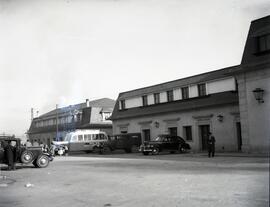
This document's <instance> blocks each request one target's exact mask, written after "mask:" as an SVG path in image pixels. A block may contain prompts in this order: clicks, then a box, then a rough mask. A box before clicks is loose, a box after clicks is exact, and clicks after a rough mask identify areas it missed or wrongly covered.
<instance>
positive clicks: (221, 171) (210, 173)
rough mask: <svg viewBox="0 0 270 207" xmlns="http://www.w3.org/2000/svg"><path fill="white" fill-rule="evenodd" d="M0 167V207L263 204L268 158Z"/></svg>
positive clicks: (176, 157) (86, 158) (117, 158)
mask: <svg viewBox="0 0 270 207" xmlns="http://www.w3.org/2000/svg"><path fill="white" fill-rule="evenodd" d="M1 169H2V171H1V172H0V173H1V174H0V206H1V207H7V206H11V207H21V206H23V207H34V206H35V207H36V206H38V207H43V206H44V207H45V206H46V207H48V206H54V207H58V206H72V207H73V206H74V207H86V206H87V207H88V206H93V207H103V206H122V207H129V206H134V207H135V206H136V207H137V206H138V207H144V206H146V207H148V206H149V207H152V206H166V207H173V206H177V207H178V206H185V207H187V206H188V207H192V206H194V207H195V206H196V207H198V206H200V207H204V206H207V207H211V206H214V207H217V206H218V207H220V206H221V207H222V206H224V207H225V206H226V207H227V206H230V207H234V206H237V207H238V206H239V207H240V206H241V207H242V206H243V207H268V206H269V159H268V158H267V157H260V156H256V157H252V156H243V154H218V155H217V157H215V158H208V157H206V156H205V155H203V154H184V155H183V154H172V155H171V154H169V155H166V154H163V155H159V156H143V155H141V154H138V153H134V154H122V153H121V152H120V154H118V153H114V154H111V155H96V154H87V155H86V154H84V155H73V156H68V157H56V159H55V160H54V161H53V162H52V163H51V164H50V166H49V167H48V168H45V169H36V168H32V166H22V167H19V169H18V170H17V171H5V166H2V167H1ZM5 176H6V177H5ZM27 184H32V186H31V185H27Z"/></svg>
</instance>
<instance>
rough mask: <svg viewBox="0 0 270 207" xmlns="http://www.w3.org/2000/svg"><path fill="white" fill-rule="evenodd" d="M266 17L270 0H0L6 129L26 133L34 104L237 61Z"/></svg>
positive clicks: (111, 92) (0, 110)
mask: <svg viewBox="0 0 270 207" xmlns="http://www.w3.org/2000/svg"><path fill="white" fill-rule="evenodd" d="M269 14H270V1H269V0H226V1H224V0H46V1H44V0H0V134H2V133H6V134H15V135H16V136H24V135H25V132H26V131H27V130H28V128H29V127H30V123H31V108H34V111H35V112H36V111H39V115H41V114H44V113H46V112H48V111H50V110H53V109H54V108H55V106H56V104H58V105H59V106H60V107H61V106H68V105H72V104H76V103H82V102H84V101H85V99H87V98H88V99H89V100H94V99H99V98H104V97H107V98H111V99H115V100H116V99H117V96H118V94H119V93H120V92H124V91H128V90H132V89H137V88H141V87H146V86H150V85H154V84H159V83H162V82H167V81H171V80H175V79H180V78H184V77H188V76H192V75H196V74H200V73H204V72H208V71H212V70H218V69H221V68H225V67H229V66H233V65H238V64H240V62H241V58H242V54H243V49H244V46H245V41H246V37H247V34H248V30H249V26H250V22H251V21H252V20H254V19H258V18H261V17H264V16H267V15H269ZM35 115H36V113H35Z"/></svg>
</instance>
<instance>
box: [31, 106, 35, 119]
mask: <svg viewBox="0 0 270 207" xmlns="http://www.w3.org/2000/svg"><path fill="white" fill-rule="evenodd" d="M33 119H34V109H33V108H31V121H33Z"/></svg>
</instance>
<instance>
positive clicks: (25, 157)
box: [21, 150, 33, 164]
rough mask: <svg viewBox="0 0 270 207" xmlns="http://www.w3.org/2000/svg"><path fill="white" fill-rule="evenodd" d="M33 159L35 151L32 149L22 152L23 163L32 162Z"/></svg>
mask: <svg viewBox="0 0 270 207" xmlns="http://www.w3.org/2000/svg"><path fill="white" fill-rule="evenodd" d="M32 161H33V153H32V152H30V151H27V150H25V151H24V152H23V153H22V154H21V162H22V163H23V164H29V163H30V162H32Z"/></svg>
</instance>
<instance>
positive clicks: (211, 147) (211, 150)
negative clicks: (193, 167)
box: [207, 132, 216, 157]
mask: <svg viewBox="0 0 270 207" xmlns="http://www.w3.org/2000/svg"><path fill="white" fill-rule="evenodd" d="M215 142H216V139H215V137H214V136H213V135H212V133H211V132H209V133H208V138H207V147H208V157H211V156H212V157H214V156H215Z"/></svg>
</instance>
